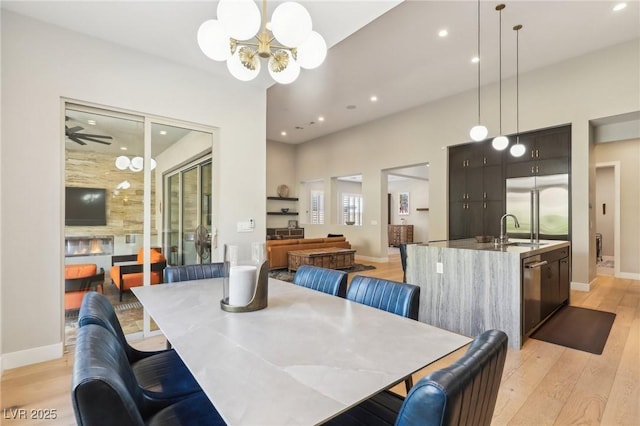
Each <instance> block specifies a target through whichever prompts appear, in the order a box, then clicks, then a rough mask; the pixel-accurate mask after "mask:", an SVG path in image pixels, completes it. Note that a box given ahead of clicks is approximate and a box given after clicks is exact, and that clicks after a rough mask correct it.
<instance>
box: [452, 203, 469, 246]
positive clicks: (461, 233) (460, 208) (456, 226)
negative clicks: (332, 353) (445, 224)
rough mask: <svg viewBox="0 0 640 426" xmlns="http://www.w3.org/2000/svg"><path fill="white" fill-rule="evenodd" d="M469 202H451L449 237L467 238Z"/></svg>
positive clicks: (456, 238)
mask: <svg viewBox="0 0 640 426" xmlns="http://www.w3.org/2000/svg"><path fill="white" fill-rule="evenodd" d="M466 205H467V203H463V202H458V201H454V202H451V203H449V239H450V240H459V239H461V238H467V228H468V226H467V209H466Z"/></svg>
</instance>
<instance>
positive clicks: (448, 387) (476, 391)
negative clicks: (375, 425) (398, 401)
mask: <svg viewBox="0 0 640 426" xmlns="http://www.w3.org/2000/svg"><path fill="white" fill-rule="evenodd" d="M506 355H507V335H506V334H505V333H504V332H502V331H499V330H489V331H486V332H484V333H482V334H481V335H480V336H478V337H476V339H474V341H473V343H472V344H471V346H470V347H469V350H468V351H467V353H466V354H465V355H464V356H463V357H462V358H460V359H459V360H458V361H456V362H454V363H453V364H451V365H450V366H448V367H446V368H443V369H441V370H438V371H435V372H433V373H431V374H429V375H428V376H426V377H424V378H423V379H421V380H420V381H419V382H418V383H416V384H415V386H413V388H412V389H411V391H410V392H409V394H408V395H407V397H406V398H405V400H404V403H403V404H402V407H401V408H400V412H399V413H398V417H397V419H396V426H417V425H478V426H480V425H489V424H490V423H491V418H492V416H493V411H494V409H495V405H496V399H497V397H498V389H499V387H500V380H501V378H502V371H503V369H504V362H505V358H506Z"/></svg>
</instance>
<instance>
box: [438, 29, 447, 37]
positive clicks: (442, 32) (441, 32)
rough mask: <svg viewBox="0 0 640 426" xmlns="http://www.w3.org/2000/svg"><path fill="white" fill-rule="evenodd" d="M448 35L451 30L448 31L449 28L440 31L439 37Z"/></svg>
mask: <svg viewBox="0 0 640 426" xmlns="http://www.w3.org/2000/svg"><path fill="white" fill-rule="evenodd" d="M448 35H449V31H447V30H440V31H438V37H446V36H448Z"/></svg>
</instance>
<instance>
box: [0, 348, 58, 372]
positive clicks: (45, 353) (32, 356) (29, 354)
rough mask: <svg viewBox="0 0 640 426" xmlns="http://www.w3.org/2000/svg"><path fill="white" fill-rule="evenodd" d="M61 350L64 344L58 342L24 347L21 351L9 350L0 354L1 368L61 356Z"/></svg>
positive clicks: (8, 368)
mask: <svg viewBox="0 0 640 426" xmlns="http://www.w3.org/2000/svg"><path fill="white" fill-rule="evenodd" d="M63 350H64V345H63V343H62V342H60V343H56V344H53V345H48V346H40V347H37V348H31V349H25V350H23V351H17V352H9V353H6V354H3V355H2V368H3V371H4V370H10V369H12V368H18V367H23V366H25V365H31V364H37V363H39V362H44V361H50V360H52V359H58V358H60V357H61V356H62V353H63Z"/></svg>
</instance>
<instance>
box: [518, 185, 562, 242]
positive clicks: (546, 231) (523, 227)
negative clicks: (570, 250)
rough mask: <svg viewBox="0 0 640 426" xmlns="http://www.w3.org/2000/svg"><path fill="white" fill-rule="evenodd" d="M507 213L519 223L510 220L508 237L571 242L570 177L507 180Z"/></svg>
mask: <svg viewBox="0 0 640 426" xmlns="http://www.w3.org/2000/svg"><path fill="white" fill-rule="evenodd" d="M506 186H507V213H511V214H514V215H515V216H516V217H517V218H518V221H519V222H520V228H518V229H516V228H515V226H514V222H513V221H511V220H507V233H508V234H509V236H511V237H515V238H534V239H535V238H540V239H553V240H569V235H570V226H571V224H570V220H569V218H570V197H569V194H570V192H569V175H568V174H558V175H549V176H532V177H519V178H511V179H507V185H506Z"/></svg>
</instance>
